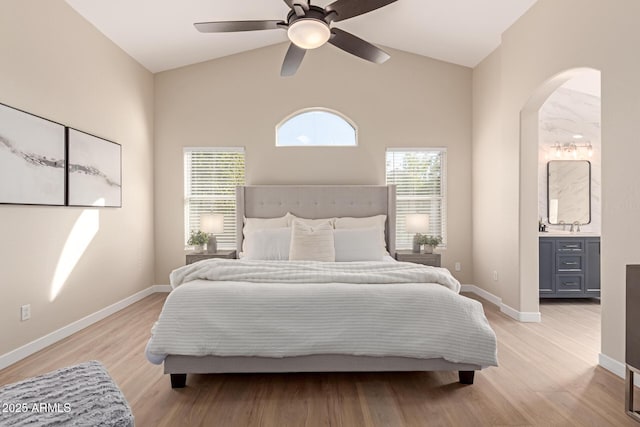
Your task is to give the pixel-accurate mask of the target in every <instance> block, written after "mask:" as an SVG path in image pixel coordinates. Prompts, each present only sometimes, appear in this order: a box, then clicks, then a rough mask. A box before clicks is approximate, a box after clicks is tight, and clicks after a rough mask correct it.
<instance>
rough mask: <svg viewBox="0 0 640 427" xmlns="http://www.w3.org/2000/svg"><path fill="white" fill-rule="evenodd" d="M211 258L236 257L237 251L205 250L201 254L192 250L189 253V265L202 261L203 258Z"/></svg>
mask: <svg viewBox="0 0 640 427" xmlns="http://www.w3.org/2000/svg"><path fill="white" fill-rule="evenodd" d="M211 258H228V259H235V258H236V251H235V250H229V251H218V252H212V253H207V252H203V253H201V254H196V253H193V252H190V253H188V254H187V265H189V264H193V263H194V262H198V261H202V260H203V259H211Z"/></svg>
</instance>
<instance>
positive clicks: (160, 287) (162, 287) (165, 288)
mask: <svg viewBox="0 0 640 427" xmlns="http://www.w3.org/2000/svg"><path fill="white" fill-rule="evenodd" d="M151 289H152V290H153V292H162V293H165V292H166V293H168V292H171V289H172V288H171V285H153V286H152V287H151Z"/></svg>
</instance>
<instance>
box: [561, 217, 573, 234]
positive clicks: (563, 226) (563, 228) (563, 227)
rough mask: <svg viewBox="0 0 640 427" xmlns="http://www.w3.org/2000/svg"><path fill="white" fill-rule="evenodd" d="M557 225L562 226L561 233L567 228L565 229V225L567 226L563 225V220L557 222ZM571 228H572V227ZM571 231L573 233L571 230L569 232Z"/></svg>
mask: <svg viewBox="0 0 640 427" xmlns="http://www.w3.org/2000/svg"><path fill="white" fill-rule="evenodd" d="M558 224H560V225H562V231H565V230H566V229H567V228H566V225H567V224H565V222H564V221H563V220H560V221H558ZM572 227H573V226H572ZM571 231H573V230H571Z"/></svg>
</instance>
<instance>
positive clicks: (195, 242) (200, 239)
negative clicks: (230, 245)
mask: <svg viewBox="0 0 640 427" xmlns="http://www.w3.org/2000/svg"><path fill="white" fill-rule="evenodd" d="M208 241H209V235H208V234H207V233H205V232H204V231H200V230H198V231H194V230H192V231H191V234H190V235H189V240H187V244H188V245H191V246H193V251H194V252H195V253H197V254H199V253H202V252H204V245H206V244H207V242H208Z"/></svg>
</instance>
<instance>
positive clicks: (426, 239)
mask: <svg viewBox="0 0 640 427" xmlns="http://www.w3.org/2000/svg"><path fill="white" fill-rule="evenodd" d="M440 243H442V237H441V236H424V235H423V236H421V237H420V244H422V245H424V253H425V254H432V253H433V248H435V247H436V246H438V245H439V244H440Z"/></svg>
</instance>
